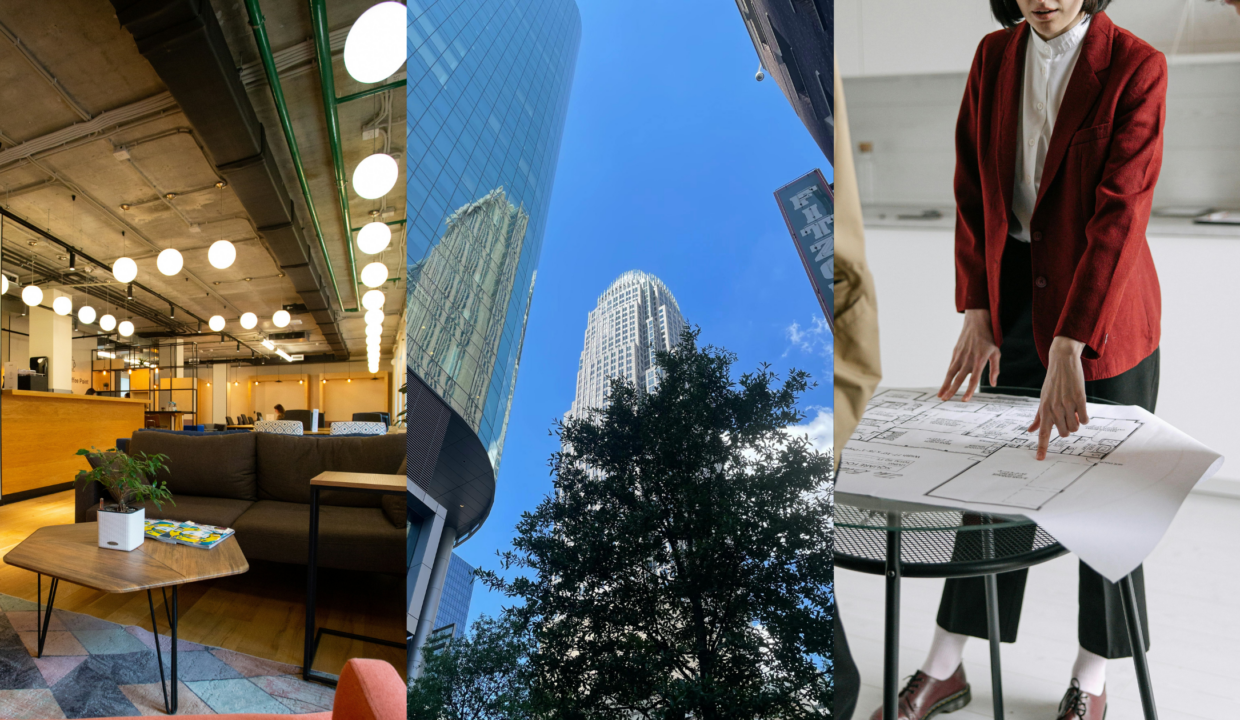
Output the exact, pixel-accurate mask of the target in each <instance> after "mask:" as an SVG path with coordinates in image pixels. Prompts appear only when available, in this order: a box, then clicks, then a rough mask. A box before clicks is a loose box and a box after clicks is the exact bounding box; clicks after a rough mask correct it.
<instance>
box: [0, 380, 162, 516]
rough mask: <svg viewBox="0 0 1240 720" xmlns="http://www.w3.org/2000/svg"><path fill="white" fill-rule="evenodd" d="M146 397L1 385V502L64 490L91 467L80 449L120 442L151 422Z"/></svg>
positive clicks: (101, 448)
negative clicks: (72, 392)
mask: <svg viewBox="0 0 1240 720" xmlns="http://www.w3.org/2000/svg"><path fill="white" fill-rule="evenodd" d="M145 410H146V402H145V401H144V400H132V399H128V398H113V397H100V396H97V395H70V394H68V393H47V392H35V391H31V390H0V502H11V501H15V500H19V499H22V498H25V497H31V496H33V495H37V494H39V492H40V491H54V490H56V489H61V488H63V487H64V486H65V483H72V482H73V479H74V477H76V476H77V473H78V470H89V469H90V464H89V463H87V462H86V458H84V457H81V456H79V455H75V454H74V453H76V452H77V451H78V449H79V448H90V447H92V446H94V447H97V448H99V449H100V450H107V449H109V448H112V447H115V445H116V439H117V438H122V437H129V436H130V435H132V434H133V432H134V431H135V430H140V429H142V427H143V426H144V425H145V421H144V412H145Z"/></svg>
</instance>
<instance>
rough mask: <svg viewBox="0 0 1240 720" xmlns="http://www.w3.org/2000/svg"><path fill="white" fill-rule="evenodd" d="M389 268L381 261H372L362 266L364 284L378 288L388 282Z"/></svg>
mask: <svg viewBox="0 0 1240 720" xmlns="http://www.w3.org/2000/svg"><path fill="white" fill-rule="evenodd" d="M387 279H388V268H387V265H384V264H383V263H381V262H372V263H371V264H369V265H367V266H366V267H364V268H362V284H363V285H365V286H366V287H370V288H377V287H379V286H380V285H382V284H383V283H385V282H387Z"/></svg>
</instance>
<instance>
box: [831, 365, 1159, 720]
mask: <svg viewBox="0 0 1240 720" xmlns="http://www.w3.org/2000/svg"><path fill="white" fill-rule="evenodd" d="M980 390H981V391H982V392H993V393H1000V394H1006V395H1022V396H1026V397H1037V396H1038V391H1037V390H1029V389H1026V388H1005V387H996V388H980ZM1089 402H1091V403H1099V404H1107V405H1113V404H1115V403H1111V402H1107V401H1103V400H1097V399H1094V398H1089ZM843 457H844V458H847V448H845V451H844V453H843ZM1067 552H1068V549H1067V548H1065V547H1064V546H1063V545H1060V544H1059V542H1058V541H1057V540H1055V538H1053V537H1051V536H1050V534H1049V533H1047V532H1046V531H1045V530H1043V529H1042V528H1041V527H1039V526H1038V525H1037V524H1035V523H1034V522H1033V521H1032V520H1029V519H1028V518H1026V517H1023V516H1020V515H997V514H989V513H977V512H972V511H967V510H954V509H951V508H946V507H940V506H936V505H923V504H919V503H907V502H899V501H894V500H884V499H881V498H875V497H870V496H866V495H853V494H851V493H843V492H838V491H837V492H836V493H835V563H836V565H837V566H839V567H842V568H845V569H848V570H855V571H857V572H863V573H869V574H871V575H882V576H884V577H885V578H886V583H887V589H886V601H885V628H884V647H883V720H897V705H896V701H897V694H898V692H899V688H898V686H899V679H900V676H899V653H900V579H901V578H903V577H911V578H961V577H976V576H978V575H981V576H984V578H985V583H986V621H987V627H988V632H987V635H989V637H990V679H991V685H992V688H993V691H994V716H995V718H996V720H997V719H999V718H1002V717H1003V685H1002V673H1001V670H1000V663H999V594H998V583H997V580H996V578H995V576H996V575H997V574H998V573H1004V572H1011V571H1013V570H1022V569H1025V568H1029V567H1032V566H1034V565H1038V564H1040V563H1044V562H1046V561H1048V560H1053V559H1054V558H1057V557H1059V556H1060V555H1064V554H1066V553H1067ZM1119 589H1120V596H1121V598H1122V599H1123V604H1124V620H1125V623H1126V624H1127V626H1128V638H1129V642H1130V644H1131V645H1132V650H1133V653H1132V661H1133V664H1134V665H1135V666H1136V672H1137V686H1138V688H1139V689H1140V692H1141V706H1142V709H1143V710H1144V716H1145V720H1157V718H1158V712H1157V709H1156V707H1155V705H1154V693H1153V689H1152V687H1151V683H1150V674H1149V665H1148V664H1147V663H1146V658H1145V639H1144V637H1142V633H1141V621H1140V617H1139V616H1138V610H1137V601H1136V590H1135V588H1134V585H1133V581H1132V576H1131V575H1128V576H1126V577H1124V579H1123V580H1121V581H1120V582H1119Z"/></svg>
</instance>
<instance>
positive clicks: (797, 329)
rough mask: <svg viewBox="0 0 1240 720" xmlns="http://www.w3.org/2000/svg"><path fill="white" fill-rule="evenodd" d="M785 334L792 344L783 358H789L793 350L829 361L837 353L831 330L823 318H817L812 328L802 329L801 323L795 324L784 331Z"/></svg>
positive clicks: (785, 351)
mask: <svg viewBox="0 0 1240 720" xmlns="http://www.w3.org/2000/svg"><path fill="white" fill-rule="evenodd" d="M784 334H785V335H787V336H788V341H789V343H790V344H789V345H788V347H787V349H785V350H784V354H783V355H782V356H781V357H788V354H789V353H791V352H792V351H793V350H799V351H800V352H804V353H809V354H811V355H819V356H821V357H824V358H827V359H828V360H829V359H830V358H831V356H832V354H833V353H834V352H835V339H834V338H833V337H832V336H831V328H829V327H828V326H827V321H826V320H825V319H823V318H821V317H818V316H815V317H814V319H813V321H812V323H811V326H810V327H807V328H802V327H801V324H800V323H797V322H794V323H792V324H791V325H789V326H788V327H787V328H785V329H784Z"/></svg>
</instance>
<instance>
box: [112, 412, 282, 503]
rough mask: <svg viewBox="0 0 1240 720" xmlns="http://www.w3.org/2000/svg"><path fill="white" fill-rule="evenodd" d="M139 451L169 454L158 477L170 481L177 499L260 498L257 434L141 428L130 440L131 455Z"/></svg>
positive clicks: (170, 486)
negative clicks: (181, 431) (152, 430)
mask: <svg viewBox="0 0 1240 720" xmlns="http://www.w3.org/2000/svg"><path fill="white" fill-rule="evenodd" d="M140 453H146V454H147V455H154V454H156V453H162V454H164V455H167V456H168V459H167V460H166V461H165V465H166V466H167V468H166V469H165V470H163V471H161V472H160V473H159V474H158V476H157V479H159V480H164V481H166V482H167V483H168V490H170V491H171V492H172V497H173V499H174V500H175V499H176V498H177V497H178V496H180V495H199V496H203V497H215V498H231V499H233V500H251V501H253V500H257V499H258V495H257V480H256V479H255V470H256V467H255V452H254V433H238V434H236V435H224V434H220V433H208V434H206V435H174V434H172V433H159V432H143V431H138V432H135V433H134V434H133V439H132V440H130V442H129V454H130V455H138V454H140ZM195 519H198V518H195ZM203 522H206V520H203Z"/></svg>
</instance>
